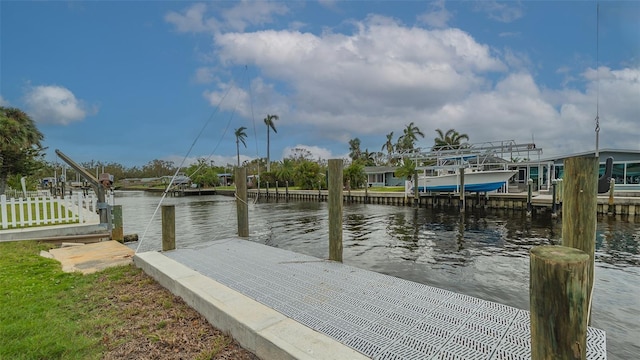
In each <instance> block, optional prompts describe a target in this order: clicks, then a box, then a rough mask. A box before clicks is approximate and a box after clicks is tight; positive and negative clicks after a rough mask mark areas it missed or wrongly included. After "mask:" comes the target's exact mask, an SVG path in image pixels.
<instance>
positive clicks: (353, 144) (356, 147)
mask: <svg viewBox="0 0 640 360" xmlns="http://www.w3.org/2000/svg"><path fill="white" fill-rule="evenodd" d="M361 156H362V150H360V139H358V138H355V139H351V140H349V157H350V158H351V161H352V162H354V161H357V160H358V159H360V157H361Z"/></svg>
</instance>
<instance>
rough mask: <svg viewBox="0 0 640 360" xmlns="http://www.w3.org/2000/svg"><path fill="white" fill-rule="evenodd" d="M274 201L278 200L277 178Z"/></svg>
mask: <svg viewBox="0 0 640 360" xmlns="http://www.w3.org/2000/svg"><path fill="white" fill-rule="evenodd" d="M276 201H278V180H276Z"/></svg>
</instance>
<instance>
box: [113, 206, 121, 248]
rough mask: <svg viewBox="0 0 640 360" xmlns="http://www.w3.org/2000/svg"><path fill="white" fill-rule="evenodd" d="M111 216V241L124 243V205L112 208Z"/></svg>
mask: <svg viewBox="0 0 640 360" xmlns="http://www.w3.org/2000/svg"><path fill="white" fill-rule="evenodd" d="M111 215H112V216H113V228H112V229H111V240H115V241H119V242H124V227H123V226H122V205H113V208H111Z"/></svg>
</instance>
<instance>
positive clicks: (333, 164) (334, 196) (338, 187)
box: [327, 159, 343, 262]
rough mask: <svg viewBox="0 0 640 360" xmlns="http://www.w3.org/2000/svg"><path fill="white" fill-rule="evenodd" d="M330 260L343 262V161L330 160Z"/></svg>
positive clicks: (328, 199)
mask: <svg viewBox="0 0 640 360" xmlns="http://www.w3.org/2000/svg"><path fill="white" fill-rule="evenodd" d="M327 186H328V187H329V191H328V192H329V196H328V198H327V201H328V203H329V260H333V261H339V262H342V201H343V200H342V197H343V193H342V159H329V178H328V179H327Z"/></svg>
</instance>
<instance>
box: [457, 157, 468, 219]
mask: <svg viewBox="0 0 640 360" xmlns="http://www.w3.org/2000/svg"><path fill="white" fill-rule="evenodd" d="M459 173H460V202H459V204H458V206H459V207H460V212H464V208H465V205H466V204H465V203H464V167H461V168H460V171H459Z"/></svg>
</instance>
